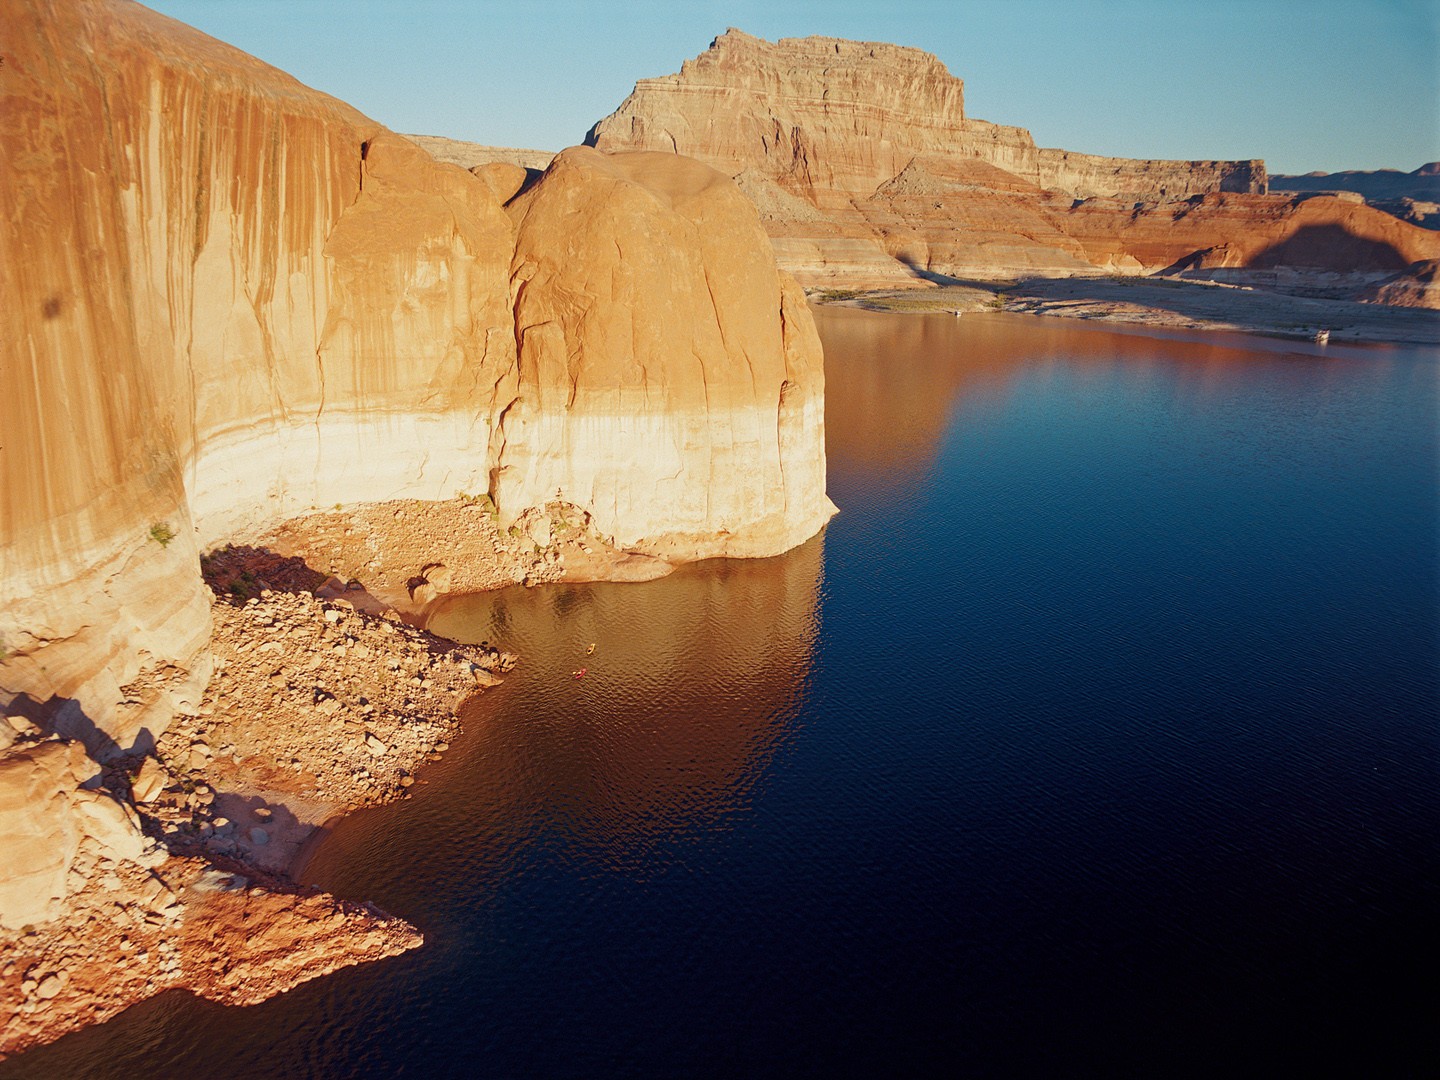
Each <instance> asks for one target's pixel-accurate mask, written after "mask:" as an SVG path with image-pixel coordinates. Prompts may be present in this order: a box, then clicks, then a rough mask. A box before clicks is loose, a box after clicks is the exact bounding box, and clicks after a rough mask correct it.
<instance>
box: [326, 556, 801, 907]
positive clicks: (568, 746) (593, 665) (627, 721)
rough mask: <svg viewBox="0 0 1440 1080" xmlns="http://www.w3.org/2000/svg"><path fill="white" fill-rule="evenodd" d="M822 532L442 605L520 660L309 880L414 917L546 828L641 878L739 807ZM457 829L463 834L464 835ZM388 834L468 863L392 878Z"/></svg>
mask: <svg viewBox="0 0 1440 1080" xmlns="http://www.w3.org/2000/svg"><path fill="white" fill-rule="evenodd" d="M823 543H824V538H823V536H820V537H816V538H814V539H812V540H811V541H809V542H808V543H806V544H804V545H802V546H801V547H799V548H797V549H795V550H794V551H791V552H789V553H788V554H786V555H782V556H778V557H775V558H770V559H753V560H715V561H710V562H703V563H698V564H693V565H691V566H687V567H683V568H681V569H680V570H678V571H676V572H675V573H674V574H672V575H671V576H670V577H668V578H664V579H662V580H660V581H656V582H648V583H645V584H643V585H627V584H606V583H601V584H584V585H558V586H547V587H543V588H536V589H523V588H512V589H506V590H502V591H500V592H496V593H486V594H478V595H473V596H463V597H454V598H451V599H449V600H447V601H445V602H443V603H442V605H441V606H440V607H439V608H438V609H437V610H436V611H435V612H434V613H433V616H432V618H431V619H430V624H429V627H430V629H432V630H433V631H435V632H436V633H440V634H444V635H446V636H448V637H454V638H457V639H460V640H465V641H489V642H500V643H503V644H504V645H505V647H507V648H509V649H512V650H514V651H516V652H518V653H519V654H520V656H521V658H522V659H521V662H520V665H519V666H518V667H517V668H516V669H515V671H514V672H513V673H512V674H511V675H510V676H509V677H508V679H507V682H506V683H505V684H504V685H503V686H501V687H500V688H498V689H496V690H491V691H489V692H487V693H486V694H485V695H484V696H483V697H481V698H480V699H479V700H478V702H476V704H475V706H474V707H473V708H472V709H471V711H470V714H469V716H467V720H466V732H465V735H464V736H463V738H462V739H461V740H460V741H459V742H458V743H457V744H456V746H455V748H454V750H453V751H452V753H451V754H450V755H448V756H447V757H446V759H445V761H444V762H443V763H441V764H439V765H435V766H431V767H430V769H429V771H427V772H426V773H425V775H424V782H423V783H422V784H421V785H418V786H417V787H416V788H415V789H414V796H415V797H414V799H413V800H411V802H409V803H407V804H405V805H404V806H403V808H402V807H392V808H388V809H382V810H377V811H373V812H370V813H365V814H359V815H355V816H354V817H353V818H351V819H348V820H347V821H344V822H342V823H341V824H340V826H339V828H338V829H337V830H336V833H335V834H334V835H333V836H331V837H330V838H328V839H327V841H326V843H325V844H324V845H322V847H321V848H320V850H319V852H318V854H317V856H316V858H315V859H314V860H313V861H312V863H311V865H310V867H309V868H308V872H307V874H306V877H307V879H308V880H313V881H322V882H324V883H326V884H327V886H329V887H336V888H339V887H342V881H341V880H340V879H344V878H351V877H355V878H356V880H355V881H354V882H351V883H349V884H344V886H343V887H349V888H355V889H359V891H358V892H356V893H355V895H365V896H370V897H374V898H375V899H376V900H377V901H379V902H381V903H393V904H395V905H396V906H397V908H399V909H400V910H404V911H406V912H407V913H412V914H413V913H414V911H415V908H414V907H413V906H412V904H414V903H418V904H419V905H420V906H421V907H426V906H429V904H430V903H433V902H434V901H433V900H427V899H426V896H427V895H433V894H431V892H430V890H431V889H432V888H433V889H436V890H439V891H440V892H445V891H447V890H449V891H452V892H453V891H455V890H456V889H457V888H462V889H466V890H470V891H472V892H473V891H474V890H475V889H476V886H477V884H479V887H480V890H481V891H482V892H483V891H485V890H487V889H488V884H487V883H486V879H487V878H490V877H491V876H492V875H499V874H503V873H505V872H506V871H507V870H508V871H512V872H513V870H514V868H515V866H514V864H515V862H516V860H521V861H523V860H526V859H528V858H531V857H539V856H535V854H534V851H533V850H531V849H533V848H535V847H536V846H538V847H540V848H546V847H548V846H549V842H550V841H555V842H556V843H558V844H560V845H563V847H564V858H565V859H567V860H569V859H575V858H577V857H578V858H580V859H581V860H587V861H592V862H599V863H600V864H602V865H605V866H607V867H610V868H611V869H615V870H622V871H625V870H630V871H634V870H638V869H640V867H641V865H642V864H643V863H644V862H645V861H646V860H653V859H654V858H655V851H654V845H655V844H656V843H657V842H661V841H662V840H663V839H665V838H666V837H674V836H678V835H682V834H687V833H692V832H698V831H704V830H706V829H708V828H713V827H716V826H717V824H718V823H719V822H720V821H721V819H723V818H724V817H725V816H726V815H728V814H732V813H735V812H737V811H740V810H741V809H743V808H744V806H745V805H746V804H747V801H748V799H749V796H750V793H751V791H752V789H753V788H754V786H755V785H756V783H757V782H759V781H760V779H761V778H762V777H763V774H764V770H765V767H766V764H767V763H768V761H769V760H770V758H771V756H772V755H773V753H774V752H775V750H776V748H777V747H778V746H779V745H780V743H781V741H782V740H783V739H784V738H785V735H786V728H787V724H788V723H789V722H790V721H791V720H792V719H793V717H794V715H795V713H796V711H797V709H798V707H799V705H800V703H801V701H802V698H803V695H804V692H805V686H806V683H807V679H808V674H809V669H810V664H811V660H812V653H813V650H814V646H815V639H816V633H817V624H818V612H817V607H818V594H819V587H820V574H821V555H822V551H823ZM592 644H593V645H594V646H595V648H594V652H593V653H591V654H588V655H587V649H588V648H589V647H590V646H591V645H592ZM581 668H584V669H585V675H584V677H583V678H579V679H577V678H575V677H574V672H576V671H577V670H579V669H581ZM457 830H458V831H459V833H460V835H462V836H468V837H469V838H470V842H468V843H462V844H458V845H457V844H455V843H453V842H452V840H451V837H453V836H454V835H455V833H456V831H457ZM401 832H403V834H404V836H403V837H402V836H400V835H398V833H401ZM380 834H384V836H383V837H382V836H381V835H380ZM426 834H429V835H426ZM385 838H388V840H389V841H395V840H400V841H401V842H403V843H404V844H405V845H406V846H411V847H415V848H419V849H420V850H426V851H430V852H433V853H434V855H435V856H436V857H437V858H438V859H443V860H452V861H453V860H455V859H457V858H458V859H461V860H463V861H464V862H465V863H466V864H467V865H465V866H463V867H460V866H451V867H448V868H447V867H441V866H437V865H435V863H433V862H430V863H429V864H428V872H426V873H423V874H421V875H420V877H421V878H422V879H424V880H416V878H415V873H414V871H415V868H414V866H413V861H412V860H409V859H404V858H401V859H397V860H394V861H395V862H397V863H398V864H399V865H398V866H397V867H396V868H395V869H396V871H397V873H394V874H392V873H391V872H390V871H389V870H388V869H386V868H385V867H383V866H379V865H377V864H376V862H375V861H374V858H373V857H372V856H371V855H369V854H366V852H367V850H370V849H377V850H378V847H379V846H380V845H381V844H382V843H384V842H385ZM442 838H443V839H442ZM377 875H378V876H379V877H380V878H383V879H384V880H381V881H377V880H376V878H377ZM407 878H408V879H409V880H408V881H407ZM427 881H428V883H429V884H428V885H427V884H426V882H427ZM451 902H452V903H453V902H454V900H453V898H452V900H451Z"/></svg>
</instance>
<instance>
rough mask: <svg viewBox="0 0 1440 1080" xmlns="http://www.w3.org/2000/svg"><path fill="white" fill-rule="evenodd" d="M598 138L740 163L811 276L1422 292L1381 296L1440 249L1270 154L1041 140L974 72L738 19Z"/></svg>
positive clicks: (743, 180) (782, 241) (750, 188)
mask: <svg viewBox="0 0 1440 1080" xmlns="http://www.w3.org/2000/svg"><path fill="white" fill-rule="evenodd" d="M586 141H587V142H588V143H589V144H591V145H593V146H595V147H598V148H600V149H602V150H609V151H617V150H651V151H666V152H670V153H679V154H685V155H689V156H691V157H695V158H697V159H699V160H701V161H705V162H707V163H709V164H710V165H713V166H714V167H715V168H717V169H719V170H721V171H723V172H727V173H729V174H730V175H732V176H733V177H734V178H735V180H736V182H737V183H738V184H739V186H740V188H741V190H742V191H744V192H745V193H746V195H747V196H749V197H750V199H751V201H752V202H754V203H755V205H756V207H757V209H758V210H759V211H760V215H761V219H762V221H763V222H764V225H765V228H766V231H767V232H768V233H769V234H770V237H771V240H772V241H773V243H774V245H775V250H776V254H777V257H778V259H779V261H780V264H781V266H782V267H783V268H785V269H786V270H788V271H790V272H791V273H792V274H794V275H795V276H796V278H797V279H799V280H800V281H801V282H802V283H803V284H805V285H806V286H848V287H880V286H894V285H914V284H922V283H924V282H925V281H926V280H934V279H936V278H937V277H960V278H965V277H979V278H985V279H996V278H1007V277H1020V276H1029V275H1038V276H1073V275H1085V274H1100V273H1120V274H1149V273H1157V272H1166V271H1169V272H1172V273H1182V272H1183V273H1187V274H1190V275H1192V276H1200V277H1207V276H1209V277H1213V276H1227V275H1228V277H1229V278H1230V279H1231V280H1252V279H1253V280H1254V281H1255V282H1257V283H1274V282H1275V281H1278V280H1282V279H1284V280H1287V281H1289V280H1292V279H1293V280H1300V278H1305V279H1307V280H1308V281H1310V282H1311V283H1312V284H1313V283H1315V282H1317V281H1323V282H1324V283H1325V285H1326V286H1328V287H1330V288H1332V289H1333V290H1336V291H1338V292H1340V293H1344V292H1346V291H1347V290H1348V291H1349V292H1352V293H1355V294H1356V295H1361V294H1362V293H1363V294H1364V295H1366V296H1368V297H1370V298H1379V297H1380V296H1382V295H1388V296H1395V297H1398V296H1413V295H1418V294H1417V293H1415V291H1414V290H1413V289H1408V286H1407V287H1396V288H1392V289H1391V290H1390V292H1389V293H1383V294H1382V293H1381V292H1377V291H1376V290H1377V288H1379V287H1380V286H1381V285H1384V284H1385V283H1387V282H1391V279H1392V278H1397V276H1398V278H1400V279H1406V280H1408V279H1409V278H1414V277H1416V275H1417V274H1418V273H1419V272H1420V271H1419V270H1415V269H1413V268H1415V267H1419V268H1421V269H1423V268H1424V266H1425V265H1426V264H1427V263H1428V261H1430V260H1433V259H1435V258H1436V256H1437V255H1440V246H1437V241H1436V238H1435V236H1434V235H1433V234H1430V235H1427V234H1426V233H1425V231H1424V230H1420V229H1416V228H1414V227H1413V226H1412V225H1409V224H1407V223H1404V222H1398V221H1396V219H1395V218H1393V217H1391V216H1390V215H1387V214H1384V213H1381V212H1379V211H1377V210H1374V209H1372V208H1369V207H1365V206H1356V205H1354V203H1353V202H1351V201H1349V200H1345V199H1340V198H1333V197H1318V198H1310V197H1307V196H1298V197H1297V196H1289V195H1285V196H1271V195H1268V194H1266V191H1267V176H1266V171H1265V165H1264V162H1262V161H1258V160H1249V161H1146V160H1131V159H1125V158H1109V157H1100V156H1096V155H1092V154H1082V153H1075V152H1071V151H1066V150H1055V149H1046V148H1041V147H1037V146H1036V145H1035V142H1034V140H1033V139H1032V138H1031V136H1030V133H1029V132H1028V131H1026V130H1024V129H1023V128H1018V127H1009V126H1006V125H1001V124H992V123H988V122H986V121H984V120H976V119H974V118H971V117H969V116H966V115H965V110H964V94H963V84H962V82H961V80H960V79H958V78H956V77H954V76H953V75H951V74H950V73H949V72H948V71H947V70H946V69H945V67H944V65H943V64H941V63H940V61H939V60H938V59H936V58H935V57H934V56H932V55H930V54H929V53H926V52H922V51H920V50H918V49H911V48H902V47H900V46H896V45H886V44H877V43H870V42H854V41H843V40H840V39H836V38H822V37H812V38H801V39H786V40H782V41H779V42H775V43H771V42H767V41H762V40H761V39H759V38H755V37H752V36H750V35H748V34H745V33H742V32H740V31H738V30H730V31H727V32H726V33H725V34H723V35H721V36H720V37H718V38H716V39H715V41H714V43H713V44H712V45H711V46H710V48H709V49H708V50H706V51H705V52H704V53H702V54H701V55H700V56H698V57H696V58H695V59H693V60H688V61H686V62H685V63H684V65H682V67H681V70H680V72H679V73H678V74H675V75H668V76H664V77H661V78H655V79H643V80H641V81H640V82H638V83H637V84H636V86H635V90H634V92H633V93H632V94H631V95H630V96H629V97H628V98H626V100H625V101H624V102H623V103H622V104H621V105H620V107H619V108H618V109H617V110H616V111H615V112H614V113H612V114H611V115H610V116H607V117H605V118H604V119H602V120H600V121H599V122H598V123H596V124H595V126H594V127H593V128H592V129H591V130H590V133H589V135H588V136H587V139H586ZM1277 271H1284V273H1279V272H1277ZM1297 274H1298V275H1299V277H1296V275H1297ZM1246 275H1250V277H1249V278H1247V277H1246ZM1287 275H1288V276H1287ZM1401 284H1402V285H1403V282H1402V283H1401ZM1365 290H1368V292H1366V291H1365ZM1407 290H1408V291H1407Z"/></svg>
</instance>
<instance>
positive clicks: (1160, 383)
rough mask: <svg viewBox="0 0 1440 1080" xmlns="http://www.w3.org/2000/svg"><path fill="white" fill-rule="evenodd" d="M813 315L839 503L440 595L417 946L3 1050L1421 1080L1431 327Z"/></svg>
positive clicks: (777, 1071) (154, 1061)
mask: <svg viewBox="0 0 1440 1080" xmlns="http://www.w3.org/2000/svg"><path fill="white" fill-rule="evenodd" d="M818 319H819V322H820V327H821V331H822V334H823V337H824V340H825V344H826V351H827V374H828V380H829V382H828V390H827V400H828V406H827V425H828V431H827V434H828V439H829V461H830V491H831V495H832V497H833V498H834V500H835V502H836V503H837V504H838V505H839V506H840V508H841V513H840V515H839V516H838V517H836V518H835V519H834V520H833V521H832V522H831V524H830V525H829V527H828V529H827V530H826V532H825V534H824V535H823V536H821V537H819V538H816V539H815V540H813V541H811V542H810V543H808V544H806V545H805V546H803V547H802V548H800V549H798V550H796V551H794V552H791V553H790V554H788V555H785V556H782V557H780V558H776V559H769V560H760V561H753V562H713V563H707V564H701V565H697V566H693V567H689V568H686V569H683V570H681V571H679V572H678V573H676V574H675V575H673V576H672V577H670V578H668V579H665V580H662V581H658V582H653V583H648V584H643V585H589V586H559V587H552V588H544V589H535V590H529V591H527V590H523V589H516V590H507V591H505V592H502V593H498V594H493V595H489V596H482V597H475V598H466V599H460V600H456V601H454V602H453V603H452V604H451V605H450V606H449V607H448V608H447V609H445V610H444V611H442V612H441V613H440V614H439V615H438V616H437V618H436V620H435V623H434V628H435V629H437V630H438V631H440V632H442V633H450V634H452V635H457V636H463V637H468V638H473V639H488V640H490V641H500V642H503V643H505V644H507V645H509V646H510V647H512V648H515V649H517V650H518V651H519V652H520V653H521V654H522V655H523V661H522V665H521V667H520V668H518V669H517V671H516V672H515V673H514V675H513V676H512V677H511V679H510V680H509V681H508V682H507V683H506V685H505V686H504V687H502V688H501V689H499V690H497V691H495V692H492V693H491V694H489V695H487V696H486V697H485V698H484V699H483V700H482V702H481V704H480V706H479V707H478V708H477V709H476V710H475V711H474V713H473V714H472V715H471V716H469V717H468V719H467V725H466V733H465V735H464V736H463V737H462V738H460V739H459V740H458V741H457V742H456V743H455V745H454V748H453V750H452V752H451V753H450V754H449V755H447V757H446V759H445V760H444V761H443V762H442V763H440V764H438V765H436V766H433V767H432V768H431V769H430V771H429V772H428V773H427V774H426V782H425V783H423V784H421V785H419V786H417V787H416V788H415V789H414V790H415V797H414V798H413V799H412V800H411V801H409V802H406V803H404V804H402V805H399V806H395V807H387V808H384V809H380V810H375V811H369V812H365V813H361V814H356V815H354V816H353V817H351V818H349V819H347V820H346V821H345V822H343V823H342V824H341V825H340V827H339V828H338V829H337V830H336V831H335V832H334V834H333V835H332V836H331V837H329V838H328V840H327V841H326V842H325V843H324V845H322V846H321V848H320V850H319V851H318V853H317V855H316V857H315V859H314V860H313V862H312V864H311V866H310V868H309V874H308V876H309V878H310V879H311V880H314V881H316V882H318V883H320V884H322V885H324V886H325V887H327V888H331V889H334V890H335V891H337V892H341V893H343V894H344V895H347V896H352V897H368V898H371V899H373V900H375V901H376V902H377V903H379V904H380V905H381V906H383V907H385V908H387V909H388V910H390V911H392V912H394V913H396V914H400V915H403V916H405V917H406V918H408V919H410V920H412V921H413V922H414V923H415V924H417V925H418V926H420V927H421V928H422V929H423V931H424V932H425V934H426V938H427V944H426V946H425V947H424V948H423V949H421V950H419V951H417V952H414V953H411V954H409V955H407V956H405V957H401V958H397V959H394V960H390V961H386V962H383V963H380V964H376V965H371V966H367V967H361V968H355V969H351V970H348V971H344V972H341V973H339V974H337V975H334V976H332V977H330V978H327V979H323V980H319V981H317V982H314V983H311V984H308V985H306V986H303V987H300V988H299V989H297V990H295V991H293V992H291V993H290V994H287V995H284V996H283V997H281V998H279V999H276V1000H274V1001H271V1002H268V1003H266V1004H264V1005H261V1006H257V1007H255V1008H251V1009H223V1008H219V1007H217V1006H212V1005H209V1004H206V1003H203V1002H199V1001H196V1000H195V999H193V998H190V997H189V996H188V995H184V994H178V993H174V994H168V995H165V996H162V997H161V998H159V999H157V1000H155V1001H152V1002H148V1003H146V1004H144V1005H142V1006H139V1007H137V1008H135V1009H132V1010H130V1012H129V1013H127V1014H126V1015H125V1016H124V1017H122V1018H120V1019H119V1020H117V1021H115V1022H112V1023H110V1024H107V1025H103V1026H102V1027H99V1028H95V1029H91V1030H89V1031H85V1032H81V1033H79V1034H77V1035H74V1036H71V1037H69V1038H67V1039H64V1040H62V1041H61V1042H59V1043H57V1044H55V1045H54V1046H52V1047H49V1048H44V1049H42V1050H39V1051H36V1052H33V1053H32V1054H30V1055H27V1056H26V1057H24V1058H22V1059H20V1060H19V1061H17V1062H12V1063H10V1065H9V1067H6V1068H5V1069H4V1072H5V1075H7V1076H8V1075H35V1076H50V1075H54V1076H105V1077H110V1076H114V1077H121V1076H130V1075H133V1074H137V1073H138V1074H140V1075H152V1076H170V1075H177V1074H181V1073H183V1074H186V1075H202V1074H208V1075H228V1076H264V1077H272V1078H274V1077H289V1076H326V1077H329V1076H344V1077H352V1076H382V1075H401V1074H403V1075H406V1076H420V1077H441V1076H446V1077H448V1076H486V1077H570V1076H574V1077H587V1078H590V1077H606V1076H647V1077H690V1076H795V1075H816V1076H835V1075H856V1076H875V1077H888V1076H907V1075H917V1074H926V1073H931V1072H940V1073H946V1074H948V1075H983V1076H1014V1075H1036V1074H1040V1075H1054V1076H1061V1077H1063V1076H1075V1075H1102V1076H1137V1077H1166V1076H1179V1075H1215V1074H1216V1072H1217V1071H1218V1072H1220V1073H1222V1074H1229V1075H1236V1074H1238V1075H1265V1076H1274V1075H1287V1074H1288V1075H1294V1074H1297V1073H1299V1072H1301V1071H1316V1070H1320V1071H1324V1072H1330V1073H1332V1074H1333V1073H1334V1072H1335V1071H1337V1070H1339V1071H1340V1072H1341V1073H1342V1074H1344V1073H1347V1072H1354V1073H1355V1074H1357V1075H1371V1076H1380V1075H1387V1076H1389V1075H1407V1074H1412V1073H1413V1075H1417V1076H1418V1075H1433V1073H1432V1072H1431V1070H1432V1069H1433V1068H1434V1067H1435V1065H1436V1062H1437V1061H1440V1057H1437V1032H1440V981H1437V976H1436V972H1437V971H1440V951H1437V948H1436V945H1435V941H1436V935H1435V931H1434V926H1435V924H1436V919H1437V916H1440V734H1437V702H1440V671H1437V655H1440V616H1437V599H1440V592H1437V533H1436V529H1437V521H1440V514H1437V483H1436V481H1437V475H1436V472H1437V434H1436V427H1437V425H1436V403H1437V389H1440V387H1437V372H1440V356H1437V354H1436V352H1435V351H1434V350H1421V349H1408V348H1369V349H1360V348H1345V347H1335V346H1331V347H1329V348H1326V349H1324V350H1321V349H1318V348H1315V347H1312V346H1309V345H1301V344H1295V343H1286V342H1279V341H1270V340H1266V339H1261V338H1248V337H1242V336H1238V335H1237V336H1233V337H1225V336H1216V335H1207V336H1200V335H1188V336H1187V335H1183V334H1177V335H1172V336H1171V337H1168V338H1157V337H1147V336H1141V335H1138V334H1124V333H1116V332H1111V331H1107V330H1104V329H1098V328H1093V327H1089V326H1080V325H1076V324H1073V323H1065V322H1060V321H1048V320H1040V319H1026V318H1023V317H1015V316H1003V315H983V316H970V317H966V318H964V319H958V320H957V319H954V318H951V317H948V316H933V317H932V316H894V315H876V314H868V313H862V312H855V311H846V310H835V309H829V310H822V311H821V312H819V314H818ZM592 643H593V644H594V645H595V646H596V648H595V651H594V654H593V655H590V656H588V657H587V656H586V654H585V651H586V648H587V647H588V646H589V645H591V644H592ZM581 666H585V667H586V668H587V669H588V674H587V676H586V677H585V678H584V679H581V680H576V679H574V678H572V674H571V673H572V671H574V670H575V669H577V668H579V667H581Z"/></svg>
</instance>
